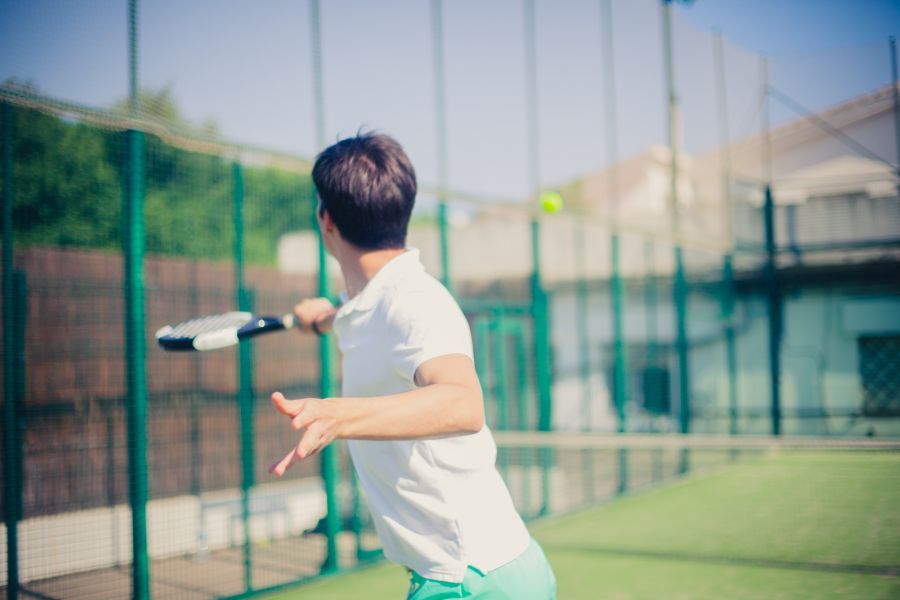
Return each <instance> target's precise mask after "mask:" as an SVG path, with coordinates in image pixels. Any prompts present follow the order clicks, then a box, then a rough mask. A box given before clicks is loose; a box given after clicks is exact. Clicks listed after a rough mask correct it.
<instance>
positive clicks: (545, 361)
mask: <svg viewBox="0 0 900 600" xmlns="http://www.w3.org/2000/svg"><path fill="white" fill-rule="evenodd" d="M523 8H524V24H525V110H526V118H527V123H526V126H527V132H528V144H527V146H528V171H529V176H530V177H529V179H530V184H531V186H530V187H531V193H532V194H533V196H534V198H535V200H536V199H537V198H538V197H539V196H540V190H541V177H540V140H539V133H538V98H537V39H536V38H537V34H536V24H535V7H534V0H524V7H523ZM531 265H532V273H531V302H532V316H533V319H534V338H535V339H534V343H535V378H536V382H537V392H538V429H539V430H541V431H550V430H551V429H552V427H553V416H552V410H553V400H552V391H551V390H552V369H551V364H550V360H551V358H550V315H549V306H548V305H549V301H548V298H547V292H546V290H544V286H543V282H542V281H541V226H540V222H539V221H538V219H537V217H536V216H535V217H532V219H531ZM551 460H552V454H549V453H547V452H546V451H544V452H543V453H542V464H543V466H544V468H543V469H542V488H543V503H542V506H541V513H540V514H541V515H546V514H549V512H550V472H549V469H548V466H549V463H550V461H551Z"/></svg>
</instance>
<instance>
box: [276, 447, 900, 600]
mask: <svg viewBox="0 0 900 600" xmlns="http://www.w3.org/2000/svg"><path fill="white" fill-rule="evenodd" d="M532 531H533V533H534V535H535V537H536V538H537V539H538V540H539V541H540V542H541V544H542V545H543V547H544V549H545V551H546V553H547V555H548V557H549V559H550V562H551V563H552V564H553V567H554V570H555V571H556V576H557V579H558V582H559V598H560V600H580V599H583V600H595V599H597V598H667V599H671V598H691V599H694V598H729V599H731V598H766V599H774V598H866V599H874V598H898V597H900V454H898V453H875V452H839V451H830V452H816V453H809V452H804V453H788V452H783V453H781V454H778V455H774V456H767V457H764V458H757V459H752V460H750V461H748V462H743V463H740V464H738V465H736V466H733V467H730V468H727V469H726V470H724V471H722V472H719V473H717V474H714V475H708V476H704V477H700V478H694V479H688V480H683V481H681V482H678V483H675V484H674V485H670V486H668V487H665V488H662V489H656V490H653V491H649V492H644V493H641V494H638V495H634V496H630V497H626V498H622V499H620V500H617V501H614V502H611V503H609V504H607V505H604V506H600V507H597V508H593V509H590V510H587V511H583V512H580V513H577V514H572V515H569V516H565V517H561V518H558V519H553V520H549V521H545V522H542V523H539V524H536V525H534V526H533V527H532ZM406 587H407V577H406V573H405V571H404V570H403V569H402V568H400V567H398V566H396V565H381V566H378V567H375V568H372V569H368V570H365V571H360V572H356V573H351V574H347V575H342V576H338V577H335V578H333V579H329V580H327V581H321V582H317V583H313V584H310V585H306V586H303V587H299V588H296V589H294V590H291V591H286V592H282V593H280V594H277V595H273V596H270V597H269V598H279V599H281V600H287V599H290V600H308V599H311V598H326V599H330V600H343V599H347V600H351V599H354V600H355V599H358V598H367V599H370V600H378V599H382V598H383V599H386V600H387V599H401V598H404V597H405V592H406Z"/></svg>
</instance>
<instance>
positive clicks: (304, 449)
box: [297, 429, 322, 458]
mask: <svg viewBox="0 0 900 600" xmlns="http://www.w3.org/2000/svg"><path fill="white" fill-rule="evenodd" d="M321 447H322V436H321V435H320V434H319V432H318V431H316V430H315V429H313V430H309V429H307V430H306V431H305V432H304V433H303V437H301V438H300V443H299V444H297V455H298V456H299V457H300V458H307V457H309V456H311V455H313V454H315V453H316V452H318V451H319V450H320V449H321Z"/></svg>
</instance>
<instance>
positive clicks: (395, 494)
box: [334, 249, 531, 582]
mask: <svg viewBox="0 0 900 600" xmlns="http://www.w3.org/2000/svg"><path fill="white" fill-rule="evenodd" d="M334 331H335V333H336V334H337V337H338V340H339V343H340V344H339V345H340V349H341V352H342V353H343V395H344V396H383V395H390V394H397V393H401V392H406V391H409V390H413V389H415V388H416V384H415V382H414V377H415V373H416V370H417V369H418V368H419V365H421V364H422V363H423V362H425V361H427V360H429V359H431V358H436V357H438V356H445V355H447V354H463V355H465V356H468V357H469V358H472V336H471V333H470V331H469V324H468V322H467V321H466V319H465V317H464V316H463V313H462V311H461V310H460V308H459V306H458V305H457V304H456V301H455V300H454V299H453V297H452V296H451V295H450V293H449V292H447V290H446V289H445V288H444V287H443V286H442V285H441V284H440V282H438V281H437V280H435V279H434V278H433V277H431V276H430V275H428V274H427V273H426V272H425V269H424V267H423V266H422V264H421V262H420V261H419V251H418V250H416V249H409V250H407V251H406V252H405V253H403V254H401V255H399V256H397V257H396V258H394V259H393V260H391V261H390V262H389V263H387V264H386V265H385V266H384V267H382V268H381V270H380V271H378V273H376V275H375V277H373V278H372V279H371V280H370V281H369V283H368V284H367V285H366V287H365V288H364V289H363V290H362V291H361V292H360V293H359V294H358V295H357V296H356V297H354V298H352V299H350V300H349V301H348V302H346V303H345V304H344V305H343V306H342V307H341V308H340V310H339V311H338V313H337V316H336V318H335V321H334ZM338 401H339V400H338ZM348 446H349V447H350V454H351V456H352V457H353V464H354V466H355V467H356V472H357V474H358V475H359V481H360V485H361V486H362V488H363V490H364V491H365V493H366V497H367V498H368V501H369V507H370V509H371V511H372V517H373V520H374V522H375V528H376V529H377V531H378V537H379V538H380V540H381V544H382V546H383V548H384V553H385V556H387V557H388V558H389V559H390V560H393V561H395V562H398V563H400V564H402V565H405V566H407V567H409V568H410V569H412V570H414V571H416V572H417V573H419V575H421V576H423V577H427V578H429V579H437V580H441V581H451V582H461V581H462V580H463V576H464V575H465V572H466V568H467V567H468V566H470V565H471V566H473V567H475V568H476V569H478V570H479V571H482V572H483V573H487V572H489V571H491V570H493V569H496V568H497V567H500V566H502V565H504V564H506V563H508V562H509V561H511V560H513V559H514V558H516V557H517V556H519V555H520V554H521V553H522V552H524V551H525V550H526V549H527V548H528V545H529V542H530V540H531V537H530V534H529V533H528V530H527V529H526V528H525V525H524V523H523V522H522V519H521V518H520V517H519V514H518V513H517V512H516V509H515V507H514V506H513V502H512V498H511V497H510V495H509V491H508V490H507V489H506V485H505V484H504V482H503V480H502V479H501V477H500V474H499V473H498V472H497V469H496V467H495V466H494V463H495V460H496V456H497V448H496V446H495V445H494V440H493V438H492V437H491V433H490V430H488V428H487V427H486V426H485V427H483V428H482V429H481V431H479V432H478V433H475V434H470V435H459V436H454V437H447V438H442V439H429V440H404V441H359V440H352V441H349V442H348Z"/></svg>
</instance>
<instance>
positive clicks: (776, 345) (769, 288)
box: [760, 58, 783, 435]
mask: <svg viewBox="0 0 900 600" xmlns="http://www.w3.org/2000/svg"><path fill="white" fill-rule="evenodd" d="M760 76H761V80H762V92H763V94H764V95H763V105H762V118H761V123H760V125H761V128H762V134H761V135H762V144H761V147H762V172H763V182H764V185H765V202H764V204H763V220H764V225H765V247H766V266H765V280H766V296H767V304H768V311H769V394H770V399H771V410H770V414H771V420H772V435H780V434H781V339H782V331H783V330H782V314H781V310H782V306H781V290H780V289H779V282H778V262H777V261H778V256H777V244H778V241H777V237H776V232H775V199H774V197H773V195H772V136H771V125H770V122H769V61H768V60H767V59H766V58H763V59H761V60H760Z"/></svg>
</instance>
